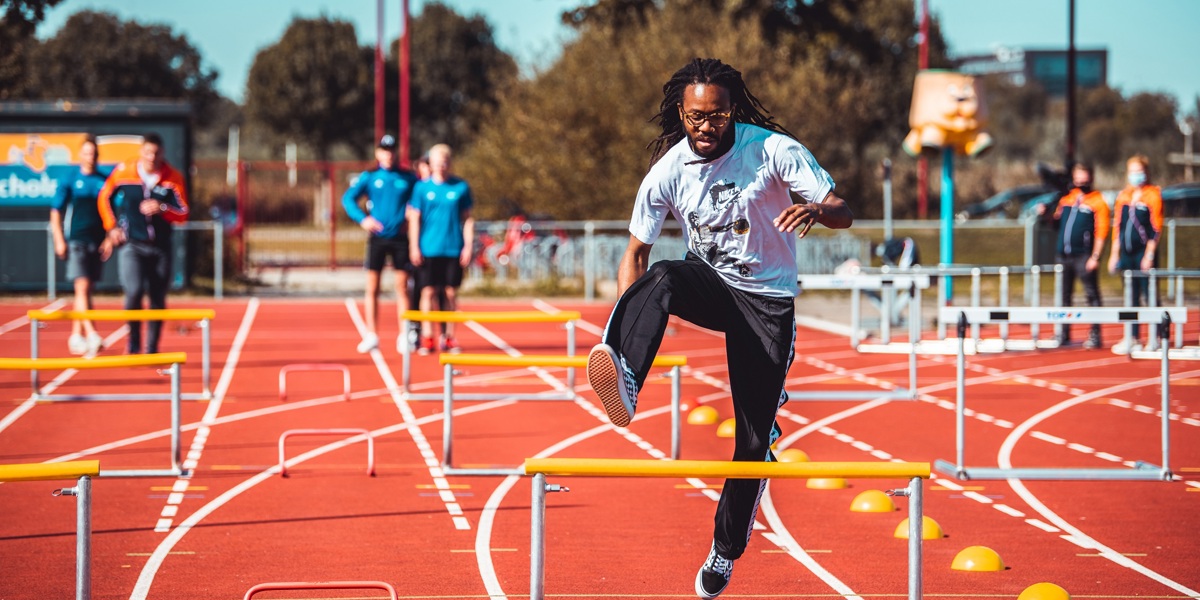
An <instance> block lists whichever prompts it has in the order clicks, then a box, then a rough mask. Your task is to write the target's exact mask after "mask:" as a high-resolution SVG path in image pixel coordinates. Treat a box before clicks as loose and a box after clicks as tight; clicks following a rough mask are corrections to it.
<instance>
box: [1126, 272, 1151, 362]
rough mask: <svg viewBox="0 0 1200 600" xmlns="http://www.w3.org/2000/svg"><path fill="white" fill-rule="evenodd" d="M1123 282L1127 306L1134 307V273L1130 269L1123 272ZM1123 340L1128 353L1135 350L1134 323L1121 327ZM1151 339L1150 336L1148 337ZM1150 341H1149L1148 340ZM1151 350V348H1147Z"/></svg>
mask: <svg viewBox="0 0 1200 600" xmlns="http://www.w3.org/2000/svg"><path fill="white" fill-rule="evenodd" d="M1121 282H1122V283H1123V284H1124V285H1125V306H1133V271H1130V270H1128V269H1126V270H1124V271H1122V272H1121ZM1121 331H1122V332H1123V334H1122V336H1123V337H1122V340H1123V341H1124V343H1125V349H1126V352H1130V351H1132V350H1133V348H1132V346H1133V342H1134V340H1133V323H1125V324H1124V325H1122V326H1121ZM1147 337H1149V336H1147ZM1147 341H1148V340H1147ZM1147 350H1150V348H1147Z"/></svg>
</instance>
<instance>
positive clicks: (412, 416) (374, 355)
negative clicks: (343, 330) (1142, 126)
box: [346, 298, 471, 530]
mask: <svg viewBox="0 0 1200 600" xmlns="http://www.w3.org/2000/svg"><path fill="white" fill-rule="evenodd" d="M346 312H348V313H350V320H351V321H353V322H354V327H355V328H356V329H357V330H358V333H359V335H360V336H365V335H366V334H367V324H366V323H365V322H364V321H363V319H362V315H361V314H359V312H358V303H357V302H355V301H354V300H352V299H350V298H347V299H346ZM371 361H372V362H374V363H375V369H376V370H377V371H379V376H380V377H381V378H383V383H384V385H386V386H387V388H388V391H389V392H390V394H391V397H392V402H393V403H395V405H396V408H398V409H399V410H400V416H401V418H402V419H404V423H405V424H409V425H410V426H408V427H406V429H407V430H408V435H409V437H411V438H412V440H413V442H414V443H415V444H416V445H417V447H418V448H422V447H428V446H429V440H428V438H426V437H425V432H424V431H421V428H420V427H417V426H415V425H412V424H413V423H416V421H417V415H416V413H414V412H413V410H412V407H411V406H409V405H408V401H407V400H405V399H404V395H403V394H401V393H400V384H399V383H398V382H397V381H396V378H395V376H393V375H392V370H391V368H390V367H388V364H387V361H386V360H384V358H383V352H380V350H379V348H375V349H374V350H372V351H371ZM428 469H429V476H430V477H431V478H432V479H433V483H434V485H435V486H437V487H438V489H446V488H448V487H449V483H448V482H447V481H446V475H445V473H443V472H442V469H441V466H440V465H438V466H429V467H428ZM442 504H443V505H445V507H446V512H447V514H449V515H450V520H451V522H452V523H454V528H455V529H457V530H468V529H470V528H471V524H470V522H468V521H467V518H466V517H464V516H462V510H461V509H459V510H455V509H456V508H457V505H453V506H452V505H451V504H452V503H447V502H443V503H442Z"/></svg>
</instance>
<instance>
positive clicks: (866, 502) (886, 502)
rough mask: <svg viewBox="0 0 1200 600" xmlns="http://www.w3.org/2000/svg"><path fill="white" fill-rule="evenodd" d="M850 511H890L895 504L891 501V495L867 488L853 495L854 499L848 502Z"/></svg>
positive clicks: (893, 508) (894, 507)
mask: <svg viewBox="0 0 1200 600" xmlns="http://www.w3.org/2000/svg"><path fill="white" fill-rule="evenodd" d="M850 510H851V511H852V512H892V511H894V510H896V504H895V503H894V502H892V498H891V496H888V495H887V494H885V493H883V492H881V491H879V490H867V491H865V492H862V493H860V494H859V495H857V496H855V497H854V501H853V502H851V503H850Z"/></svg>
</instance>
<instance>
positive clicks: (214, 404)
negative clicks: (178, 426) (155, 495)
mask: <svg viewBox="0 0 1200 600" xmlns="http://www.w3.org/2000/svg"><path fill="white" fill-rule="evenodd" d="M258 305H259V300H258V298H256V297H253V298H250V302H248V303H247V304H246V312H245V313H244V314H243V315H242V323H241V325H239V326H238V330H237V334H235V335H234V336H233V344H232V345H230V347H229V354H228V356H226V357H225V365H224V366H223V367H222V368H221V378H220V379H218V380H217V387H216V389H214V390H213V397H212V400H211V401H209V403H208V408H207V409H206V410H205V411H204V417H203V418H201V419H200V427H198V428H197V429H196V435H195V436H194V437H193V438H192V445H191V446H190V447H189V448H188V452H187V456H186V457H185V460H184V461H183V464H182V465H181V466H182V467H183V469H184V470H185V471H192V470H195V468H196V466H197V465H199V464H200V457H201V456H202V455H203V454H204V446H205V444H206V443H207V442H208V434H209V428H210V427H211V425H212V423H213V421H215V420H216V418H217V414H218V413H220V412H221V405H222V404H223V403H224V402H225V394H226V393H227V392H228V391H229V384H230V382H232V381H233V372H234V369H237V364H238V360H240V359H241V356H242V348H243V347H245V345H246V340H247V339H249V337H250V328H251V327H252V326H253V324H254V317H255V316H257V315H258ZM210 326H211V324H210ZM190 478H191V475H187V476H183V477H180V478H179V479H177V480H176V481H175V486H176V487H179V486H181V485H182V487H183V488H184V489H186V488H187V485H188V481H187V480H188V479H190ZM176 496H177V497H176ZM172 500H174V501H172ZM182 501H183V494H177V495H176V494H172V495H171V496H170V497H168V499H167V505H168V507H169V506H171V505H177V504H179V503H180V502H182ZM163 511H164V514H163V515H162V516H163V517H164V518H161V519H159V520H158V522H157V523H155V525H154V531H157V532H160V533H161V532H164V531H168V530H169V529H170V528H171V523H172V522H173V520H174V519H173V518H166V517H168V515H166V514H165V512H166V511H167V508H166V507H164V508H163ZM171 512H172V514H171V515H170V516H171V517H174V511H171Z"/></svg>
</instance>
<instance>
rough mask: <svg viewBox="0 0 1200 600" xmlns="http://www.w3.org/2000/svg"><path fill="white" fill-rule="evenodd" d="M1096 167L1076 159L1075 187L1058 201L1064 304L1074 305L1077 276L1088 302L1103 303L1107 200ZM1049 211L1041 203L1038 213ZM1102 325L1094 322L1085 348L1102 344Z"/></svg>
mask: <svg viewBox="0 0 1200 600" xmlns="http://www.w3.org/2000/svg"><path fill="white" fill-rule="evenodd" d="M1093 173H1094V170H1093V168H1092V166H1091V165H1090V164H1088V163H1075V166H1074V167H1072V168H1071V182H1072V183H1073V184H1074V187H1072V188H1071V191H1069V192H1067V195H1065V196H1063V197H1062V198H1061V199H1059V201H1058V205H1057V206H1056V207H1055V209H1054V213H1053V215H1052V218H1053V220H1054V222H1055V223H1056V224H1057V225H1058V245H1057V257H1056V260H1057V262H1058V263H1059V264H1061V265H1062V266H1063V286H1062V305H1063V306H1071V305H1072V304H1071V295H1072V291H1073V288H1074V287H1075V280H1076V279H1079V281H1080V283H1082V284H1083V291H1084V294H1085V296H1086V297H1087V303H1088V306H1100V280H1099V266H1100V253H1101V252H1102V251H1103V250H1104V242H1105V241H1106V240H1107V239H1108V229H1109V225H1110V223H1111V221H1110V220H1109V219H1110V218H1109V210H1108V203H1106V202H1105V201H1104V196H1102V195H1101V194H1100V192H1098V191H1096V190H1094V189H1092V175H1093ZM1047 212H1048V211H1047V210H1046V205H1044V204H1043V205H1039V206H1038V214H1039V215H1044V214H1046V213H1047ZM1058 342H1059V345H1060V346H1065V345H1067V344H1069V343H1071V326H1070V325H1063V326H1062V332H1061V333H1060V334H1059V336H1058ZM1100 345H1101V341H1100V325H1092V328H1091V332H1090V333H1089V334H1088V339H1087V341H1086V342H1084V343H1083V347H1084V348H1089V349H1092V348H1099V347H1100Z"/></svg>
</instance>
